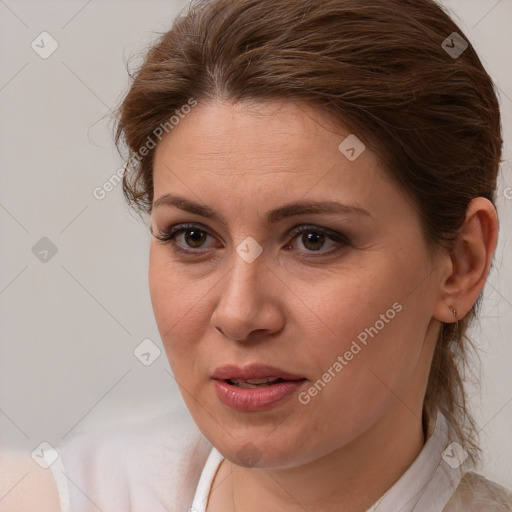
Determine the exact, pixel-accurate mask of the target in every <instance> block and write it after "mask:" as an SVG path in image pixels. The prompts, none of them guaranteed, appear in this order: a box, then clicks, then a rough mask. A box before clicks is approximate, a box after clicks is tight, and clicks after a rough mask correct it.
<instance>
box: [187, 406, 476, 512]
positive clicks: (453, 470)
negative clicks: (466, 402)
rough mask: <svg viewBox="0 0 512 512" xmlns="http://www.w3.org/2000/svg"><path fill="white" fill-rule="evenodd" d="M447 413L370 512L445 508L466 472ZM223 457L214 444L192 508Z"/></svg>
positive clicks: (198, 509)
mask: <svg viewBox="0 0 512 512" xmlns="http://www.w3.org/2000/svg"><path fill="white" fill-rule="evenodd" d="M452 439H456V437H455V435H454V432H453V430H452V429H451V428H450V425H449V423H448V421H447V420H446V418H445V417H444V415H443V414H442V413H441V412H439V413H438V414H437V418H436V424H435V427H434V430H433V432H431V435H430V436H429V437H428V438H427V441H426V443H425V445H424V446H423V448H422V450H421V452H420V453H419V454H418V456H417V457H416V459H415V460H414V462H413V463H412V464H411V466H409V468H408V469H407V470H406V472H405V473H404V474H403V475H402V476H401V477H400V479H399V480H398V481H397V482H396V483H395V484H394V485H393V486H392V487H391V488H390V489H389V490H388V491H387V492H386V493H385V494H384V495H383V496H382V497H381V498H380V499H379V500H378V501H377V502H376V503H375V504H374V505H373V506H372V507H370V508H369V509H368V510H367V512H373V511H375V512H413V511H414V512H425V511H429V512H442V510H443V508H444V507H445V505H446V504H447V503H448V501H449V499H450V498H451V496H452V494H453V493H454V492H455V489H456V488H457V486H458V485H459V482H460V480H461V479H462V476H463V469H462V468H463V467H465V466H466V464H460V463H459V462H464V461H462V459H463V458H464V452H463V451H462V448H461V447H460V445H459V444H458V443H457V442H452V441H451V440H452ZM223 460H224V457H223V456H222V455H221V454H220V452H219V451H218V450H217V449H216V448H215V447H213V448H212V450H211V452H210V455H209V456H208V459H207V461H206V464H205V466H204V468H203V471H202V473H201V477H200V479H199V483H198V485H197V488H196V492H195V495H194V500H193V502H192V507H191V508H190V512H205V509H206V503H207V501H208V496H209V494H210V490H211V486H212V483H213V479H214V477H215V473H216V472H217V470H218V468H219V466H220V463H221V462H222V461H223Z"/></svg>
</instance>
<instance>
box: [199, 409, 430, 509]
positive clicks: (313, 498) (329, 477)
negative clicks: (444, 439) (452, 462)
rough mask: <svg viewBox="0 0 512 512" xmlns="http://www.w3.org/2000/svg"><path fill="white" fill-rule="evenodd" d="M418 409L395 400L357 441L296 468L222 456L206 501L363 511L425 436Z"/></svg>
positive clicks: (231, 505) (238, 506) (226, 506)
mask: <svg viewBox="0 0 512 512" xmlns="http://www.w3.org/2000/svg"><path fill="white" fill-rule="evenodd" d="M419 409H420V410H419V411H414V412H413V411H411V409H409V408H408V407H404V404H403V403H401V402H397V405H396V407H395V408H393V409H391V410H390V411H388V413H387V414H386V416H384V417H382V418H381V419H380V420H379V421H378V422H377V423H376V424H374V425H373V426H372V427H371V428H370V429H368V430H367V431H366V432H365V433H364V434H363V435H361V436H359V437H358V438H357V440H355V441H353V442H352V443H350V444H348V445H346V446H343V447H342V448H340V449H338V450H335V451H333V452H331V453H329V454H328V455H327V456H325V457H322V458H320V459H318V460H315V461H313V462H310V463H308V464H305V465H302V466H300V467H294V468H286V469H255V468H243V467H239V466H236V465H234V464H233V463H231V462H230V461H227V460H225V461H224V463H223V465H222V466H221V469H220V470H219V474H218V475H217V478H216V480H218V481H219V482H222V481H223V480H224V484H222V485H221V486H220V487H219V488H218V489H217V490H216V492H214V493H213V494H212V497H211V498H210V502H211V503H212V505H213V503H214V502H217V503H221V502H222V503H223V507H222V510H225V511H226V512H241V511H243V512H256V511H258V512H259V511H261V510H280V511H282V512H299V511H300V512H303V511H304V510H315V511H317V512H331V511H332V512H334V511H340V510H343V511H344V512H355V511H358V512H360V511H361V510H367V509H368V508H369V507H371V506H372V505H373V504H374V503H375V502H376V501H377V500H378V499H379V498H380V497H381V496H382V495H383V494H384V493H385V492H386V491H387V490H388V489H389V488H390V487H391V486H392V485H393V484H394V483H395V482H396V481H397V480H398V479H399V478H400V477H401V475H402V474H403V473H404V472H405V471H406V470H407V468H408V467H409V466H410V465H411V464H412V462H413V461H414V459H415V458H416V457H417V456H418V454H419V452H420V451H421V449H422V447H423V445H424V442H425V436H424V432H423V426H422V417H421V407H420V408H419ZM208 509H209V510H210V507H209V508H208ZM212 510H216V507H215V506H213V508H212Z"/></svg>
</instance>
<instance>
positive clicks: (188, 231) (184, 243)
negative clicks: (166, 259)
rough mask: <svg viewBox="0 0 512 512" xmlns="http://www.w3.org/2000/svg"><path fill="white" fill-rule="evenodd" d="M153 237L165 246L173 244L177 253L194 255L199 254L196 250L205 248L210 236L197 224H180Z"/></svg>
mask: <svg viewBox="0 0 512 512" xmlns="http://www.w3.org/2000/svg"><path fill="white" fill-rule="evenodd" d="M153 236H154V237H155V238H156V240H158V241H159V242H161V243H163V244H171V245H172V248H173V249H174V250H175V251H177V252H183V253H187V254H193V253H195V252H197V251H196V250H195V249H201V248H203V244H204V242H205V240H206V239H207V237H208V236H210V234H209V233H208V232H207V231H206V230H205V229H202V228H200V227H199V226H197V225H195V224H178V225H176V226H173V227H172V228H170V229H169V230H168V231H167V232H164V233H157V234H154V235H153ZM180 239H181V242H180ZM187 248H188V249H187ZM190 249H191V250H190Z"/></svg>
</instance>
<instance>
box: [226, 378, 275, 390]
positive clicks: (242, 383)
mask: <svg viewBox="0 0 512 512" xmlns="http://www.w3.org/2000/svg"><path fill="white" fill-rule="evenodd" d="M229 380H230V382H232V383H233V384H234V385H235V386H238V387H240V388H257V387H260V386H266V385H267V384H270V383H272V382H275V381H276V380H279V378H268V377H267V378H265V379H247V380H241V379H229Z"/></svg>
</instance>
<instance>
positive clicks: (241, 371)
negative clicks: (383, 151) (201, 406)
mask: <svg viewBox="0 0 512 512" xmlns="http://www.w3.org/2000/svg"><path fill="white" fill-rule="evenodd" d="M265 378H270V379H279V378H281V379H285V380H301V379H304V377H303V376H301V375H294V374H292V373H288V372H285V371H284V370H280V369H279V368H275V367H273V366H267V365H263V364H250V365H247V366H244V367H242V368H240V367H238V366H236V365H234V364H227V365H224V366H220V367H219V368H217V369H216V370H215V371H214V372H213V375H212V379H217V380H227V379H242V380H247V379H265Z"/></svg>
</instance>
